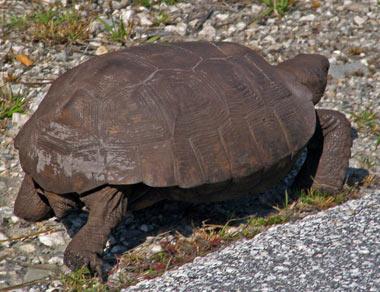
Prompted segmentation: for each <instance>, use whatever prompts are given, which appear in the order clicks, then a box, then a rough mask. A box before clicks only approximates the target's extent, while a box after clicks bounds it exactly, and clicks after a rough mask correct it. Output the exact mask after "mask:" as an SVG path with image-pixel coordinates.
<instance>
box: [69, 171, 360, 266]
mask: <svg viewBox="0 0 380 292" xmlns="http://www.w3.org/2000/svg"><path fill="white" fill-rule="evenodd" d="M367 175H368V170H366V169H363V168H349V170H348V180H347V185H348V186H360V185H361V183H362V182H363V180H364V179H365V177H366V176H367ZM286 191H287V188H286V187H284V186H280V187H277V188H274V189H272V190H270V191H267V192H265V193H261V194H258V195H253V196H252V195H251V196H249V197H245V198H241V199H237V200H229V201H223V202H214V203H201V204H192V203H187V202H179V201H161V202H159V203H157V204H155V205H153V206H151V207H149V208H146V209H142V210H138V211H134V212H133V213H131V212H130V213H128V214H127V215H126V217H125V219H124V220H123V221H122V222H121V223H120V224H119V225H118V227H117V228H115V229H114V230H113V232H112V233H111V235H110V236H109V246H108V247H107V248H106V250H105V253H104V255H103V258H104V260H105V261H106V263H107V264H108V266H107V267H106V270H107V271H110V270H111V269H113V268H114V266H115V265H116V264H117V258H118V257H119V256H120V255H122V254H123V253H125V252H128V251H129V250H131V249H133V248H135V247H137V246H139V245H140V244H142V243H144V242H145V241H152V240H154V237H156V236H158V235H160V234H163V233H169V234H175V233H177V232H179V233H180V234H182V235H183V236H185V237H188V236H191V235H192V234H193V233H194V230H195V229H197V228H199V227H202V226H203V225H204V223H205V222H207V224H210V225H222V226H224V225H226V224H227V223H228V222H229V221H230V220H231V219H232V218H234V219H236V218H238V220H236V221H234V222H233V223H231V225H238V224H240V223H244V222H245V220H247V217H250V216H260V217H265V216H268V215H269V214H271V213H272V212H273V211H274V208H273V206H283V205H284V203H285V193H286ZM298 194H299V193H298ZM290 197H291V199H292V200H295V199H297V195H296V193H295V192H292V193H291V195H290ZM239 218H241V219H239ZM86 221H87V213H86V212H85V211H76V212H73V213H71V214H69V215H68V216H66V217H65V218H63V219H62V223H63V224H64V226H65V228H66V230H67V232H68V234H69V235H70V237H73V236H74V235H75V234H76V233H77V232H78V231H79V229H80V228H81V227H82V226H83V225H84V224H85V223H86Z"/></svg>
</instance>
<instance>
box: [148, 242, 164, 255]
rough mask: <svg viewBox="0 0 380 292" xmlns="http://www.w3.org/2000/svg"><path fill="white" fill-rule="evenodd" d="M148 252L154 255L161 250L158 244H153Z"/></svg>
mask: <svg viewBox="0 0 380 292" xmlns="http://www.w3.org/2000/svg"><path fill="white" fill-rule="evenodd" d="M150 251H151V252H152V253H153V254H155V253H159V252H162V251H163V249H162V246H161V245H159V244H154V245H152V246H151V247H150Z"/></svg>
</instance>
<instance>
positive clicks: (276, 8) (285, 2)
mask: <svg viewBox="0 0 380 292" xmlns="http://www.w3.org/2000/svg"><path fill="white" fill-rule="evenodd" d="M260 2H261V3H262V4H265V5H266V7H267V8H266V10H265V11H264V13H263V15H271V14H275V15H276V16H283V15H285V13H286V12H287V11H288V10H289V8H290V6H292V5H293V4H294V2H295V1H294V0H260Z"/></svg>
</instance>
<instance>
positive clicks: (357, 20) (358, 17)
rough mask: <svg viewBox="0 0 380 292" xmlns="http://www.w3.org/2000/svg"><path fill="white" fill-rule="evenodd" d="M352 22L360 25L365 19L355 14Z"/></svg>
mask: <svg viewBox="0 0 380 292" xmlns="http://www.w3.org/2000/svg"><path fill="white" fill-rule="evenodd" d="M354 22H355V23H356V24H357V25H362V24H363V23H365V22H366V19H365V18H363V17H360V16H358V15H356V16H355V17H354Z"/></svg>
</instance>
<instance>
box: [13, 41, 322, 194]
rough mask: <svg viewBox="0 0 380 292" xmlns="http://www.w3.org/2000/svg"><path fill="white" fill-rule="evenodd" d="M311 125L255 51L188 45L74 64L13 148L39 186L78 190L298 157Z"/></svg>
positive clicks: (167, 181)
mask: <svg viewBox="0 0 380 292" xmlns="http://www.w3.org/2000/svg"><path fill="white" fill-rule="evenodd" d="M314 130H315V109H314V105H313V104H312V102H311V101H310V100H308V99H307V98H303V97H302V96H297V95H295V94H294V93H292V92H291V91H290V89H289V88H288V86H287V84H286V83H285V82H284V81H283V79H281V77H280V75H278V72H277V71H276V69H275V67H274V66H271V65H270V64H268V63H267V62H266V61H265V60H264V59H263V58H262V57H260V56H259V55H258V54H257V53H255V52H254V51H252V50H250V49H248V48H246V47H244V46H241V45H238V44H233V43H225V42H220V43H210V42H184V43H173V44H153V45H144V46H139V47H131V48H127V49H124V50H121V51H118V52H114V53H110V54H106V55H102V56H97V57H94V58H92V59H90V60H89V61H87V62H84V63H83V64H81V65H79V66H77V67H75V68H73V69H71V70H69V71H68V72H66V73H65V74H63V75H62V76H61V77H59V78H58V79H57V80H56V81H55V82H54V83H53V84H52V86H51V88H50V90H49V92H48V93H47V95H46V96H45V98H44V100H43V101H42V102H41V104H40V106H39V108H38V109H37V111H36V112H35V113H34V115H33V116H32V117H31V119H30V120H29V121H28V122H27V123H26V124H25V126H24V127H23V128H22V130H21V131H20V133H19V135H18V136H17V137H16V141H15V145H16V148H18V149H19V154H20V160H21V165H22V167H23V169H24V171H25V172H26V173H28V174H30V175H31V176H32V177H33V179H34V180H35V181H36V182H37V183H38V184H39V185H40V186H41V187H42V188H43V189H45V190H48V191H51V192H56V193H61V194H62V193H71V192H76V193H79V194H80V193H83V192H86V191H89V190H91V189H94V188H96V187H98V186H101V185H104V184H110V185H127V184H137V183H144V184H146V185H148V186H152V187H168V186H179V187H181V188H191V187H195V186H199V185H203V184H212V183H218V182H223V181H226V180H229V179H234V180H238V179H240V178H244V177H247V176H249V175H252V174H255V173H257V174H258V175H260V174H262V173H264V172H265V170H266V169H269V168H270V167H272V166H273V165H275V164H276V163H279V162H280V161H284V160H285V161H289V162H291V161H292V159H293V157H294V155H295V154H296V153H298V152H299V150H300V149H302V148H303V146H305V144H306V143H307V142H308V140H309V139H310V138H311V136H312V134H313V133H314Z"/></svg>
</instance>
